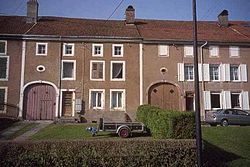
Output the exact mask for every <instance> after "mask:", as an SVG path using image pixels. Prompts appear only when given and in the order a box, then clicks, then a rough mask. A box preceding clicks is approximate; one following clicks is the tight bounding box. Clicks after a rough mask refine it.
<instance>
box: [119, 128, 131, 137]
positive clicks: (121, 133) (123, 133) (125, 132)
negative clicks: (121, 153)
mask: <svg viewBox="0 0 250 167" xmlns="http://www.w3.org/2000/svg"><path fill="white" fill-rule="evenodd" d="M118 135H119V136H120V137H122V138H127V137H129V135H130V131H129V129H128V128H121V129H120V130H119V132H118Z"/></svg>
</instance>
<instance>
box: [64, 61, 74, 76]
mask: <svg viewBox="0 0 250 167" xmlns="http://www.w3.org/2000/svg"><path fill="white" fill-rule="evenodd" d="M75 73H76V61H75V60H62V79H63V80H75Z"/></svg>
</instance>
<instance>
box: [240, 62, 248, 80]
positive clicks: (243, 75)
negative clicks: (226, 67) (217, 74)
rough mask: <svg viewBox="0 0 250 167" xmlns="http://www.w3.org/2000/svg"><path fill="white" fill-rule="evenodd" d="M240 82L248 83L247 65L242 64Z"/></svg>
mask: <svg viewBox="0 0 250 167" xmlns="http://www.w3.org/2000/svg"><path fill="white" fill-rule="evenodd" d="M240 80H241V81H243V82H247V65H246V64H240Z"/></svg>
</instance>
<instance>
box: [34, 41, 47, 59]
mask: <svg viewBox="0 0 250 167" xmlns="http://www.w3.org/2000/svg"><path fill="white" fill-rule="evenodd" d="M39 45H44V46H45V53H38V46H39ZM47 53H48V43H40V42H37V43H36V55H37V56H47Z"/></svg>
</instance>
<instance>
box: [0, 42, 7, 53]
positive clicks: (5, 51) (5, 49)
mask: <svg viewBox="0 0 250 167" xmlns="http://www.w3.org/2000/svg"><path fill="white" fill-rule="evenodd" d="M0 42H4V43H5V48H4V53H0V55H6V54H7V41H5V40H0Z"/></svg>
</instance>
